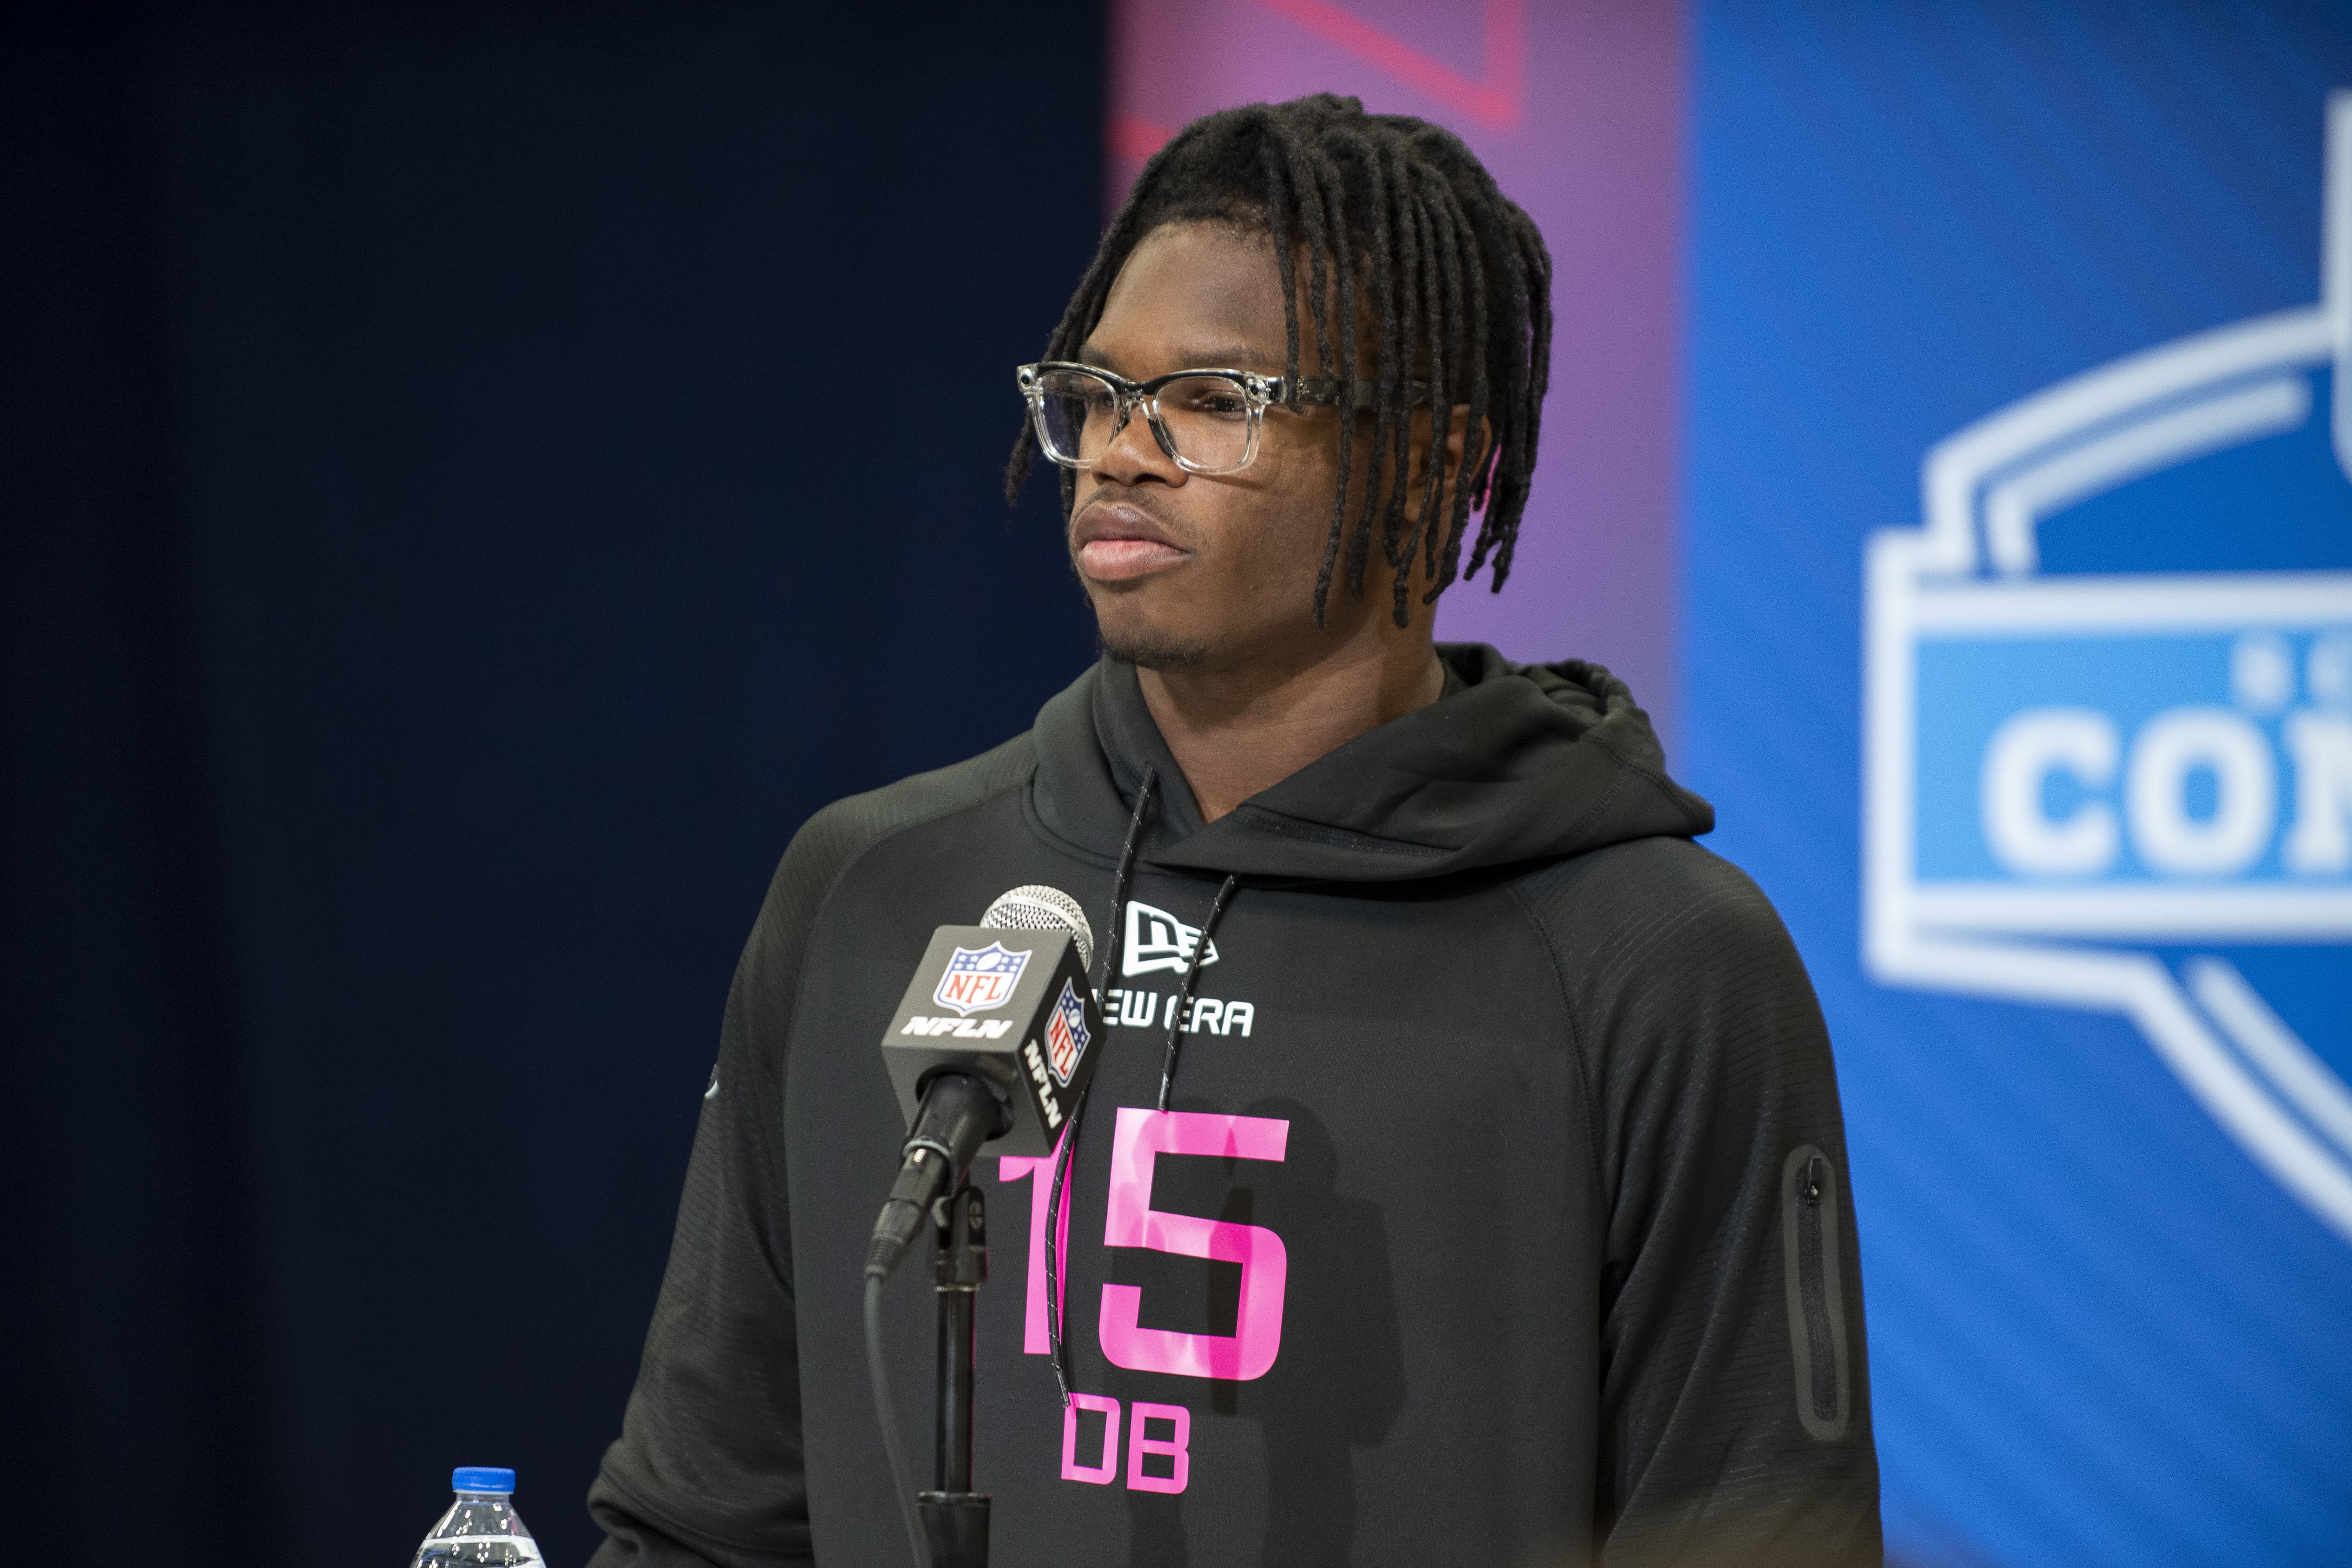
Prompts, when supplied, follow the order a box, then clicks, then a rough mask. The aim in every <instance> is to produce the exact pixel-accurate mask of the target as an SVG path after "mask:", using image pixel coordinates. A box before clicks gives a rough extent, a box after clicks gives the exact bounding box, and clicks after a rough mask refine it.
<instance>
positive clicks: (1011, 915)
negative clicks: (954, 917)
mask: <svg viewBox="0 0 2352 1568" xmlns="http://www.w3.org/2000/svg"><path fill="white" fill-rule="evenodd" d="M980 923H981V924H982V926H984V927H986V928H987V929H988V930H990V931H1068V932H1069V933H1070V935H1071V937H1072V938H1073V939H1075V940H1076V942H1077V944H1078V962H1079V963H1081V964H1086V965H1088V966H1091V965H1092V964H1093V963H1094V961H1095V928H1094V927H1092V926H1090V925H1088V924H1087V911H1086V910H1082V909H1080V908H1079V907H1078V900H1076V899H1074V898H1072V897H1070V895H1069V894H1067V893H1066V892H1064V891H1062V889H1059V888H1048V887H1045V886H1044V885H1043V884H1041V883H1035V882H1033V883H1031V884H1030V885H1029V886H1027V887H1025V888H1015V889H1013V890H1012V891H1011V892H1009V893H999V894H998V895H997V896H996V902H994V903H992V904H991V905H989V906H988V912H987V913H986V914H984V915H982V916H981V917H980Z"/></svg>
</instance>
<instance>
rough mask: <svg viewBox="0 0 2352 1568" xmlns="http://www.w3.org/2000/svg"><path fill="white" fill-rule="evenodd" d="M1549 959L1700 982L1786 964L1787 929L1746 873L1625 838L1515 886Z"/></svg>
mask: <svg viewBox="0 0 2352 1568" xmlns="http://www.w3.org/2000/svg"><path fill="white" fill-rule="evenodd" d="M1519 885H1520V889H1521V893H1522V896H1523V897H1524V898H1525V900H1527V903H1528V908H1529V910H1530V911H1531V912H1532V913H1533V914H1534V916H1535V918H1536V920H1537V921H1538V924H1540V925H1541V926H1542V927H1543V929H1544V931H1545V934H1546V935H1547V937H1548V938H1549V940H1550V942H1551V943H1552V946H1553V951H1554V952H1557V953H1561V954H1570V953H1572V954H1575V955H1576V957H1577V967H1578V968H1579V969H1580V970H1583V971H1585V972H1587V973H1603V972H1607V971H1611V970H1616V971H1618V972H1620V973H1622V972H1623V971H1624V970H1626V969H1628V968H1631V969H1634V970H1639V971H1643V972H1649V973H1657V972H1661V971H1664V972H1670V973H1672V974H1673V976H1674V977H1675V979H1676V980H1677V981H1682V982H1687V981H1689V980H1691V979H1693V978H1696V976H1698V975H1699V974H1701V973H1708V972H1714V973H1720V972H1722V971H1723V970H1724V969H1725V968H1726V967H1727V966H1731V967H1737V966H1738V965H1740V964H1743V963H1751V962H1755V961H1758V960H1759V959H1761V960H1767V961H1779V960H1780V959H1782V958H1784V957H1785V958H1786V959H1788V960H1790V961H1793V960H1794V958H1795V949H1794V947H1793V945H1792V944H1791V943H1790V939H1789V933H1788V928H1787V927H1785V926H1784V925H1782V924H1781V923H1780V914H1779V912H1778V911H1777V910H1774V909H1773V908H1772V901H1771V900H1769V899H1768V898H1766V897H1765V896H1764V890H1763V889H1761V888H1759V887H1758V886H1757V885H1756V883H1755V881H1754V880H1753V879H1750V878H1749V877H1748V873H1747V872H1745V871H1743V870H1741V869H1740V868H1738V867H1737V866H1735V865H1733V864H1732V863H1731V862H1730V861H1728V860H1727V859H1725V858H1723V857H1722V856H1720V855H1717V854H1716V853H1715V852H1714V851H1712V850H1710V849H1707V848H1706V847H1703V846H1701V845H1698V844H1696V843H1693V842H1692V841H1691V840H1690V839H1687V838H1678V837H1654V838H1635V839H1629V840H1627V841H1626V842H1624V843H1622V844H1612V845H1610V846H1609V847H1606V848H1602V849H1595V850H1591V851H1589V852H1587V853H1585V854H1582V855H1576V856H1571V857H1570V858H1567V859H1564V860H1560V861H1556V862H1554V863H1552V864H1550V865H1548V866H1546V867H1543V868H1540V869H1539V870H1537V871H1534V872H1532V873H1530V874H1529V875H1528V876H1527V877H1524V878H1522V879H1520V884H1519Z"/></svg>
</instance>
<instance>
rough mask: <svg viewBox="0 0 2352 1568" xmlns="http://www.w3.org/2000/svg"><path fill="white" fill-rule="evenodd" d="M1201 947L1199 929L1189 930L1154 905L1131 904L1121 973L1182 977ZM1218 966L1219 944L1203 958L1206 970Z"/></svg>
mask: <svg viewBox="0 0 2352 1568" xmlns="http://www.w3.org/2000/svg"><path fill="white" fill-rule="evenodd" d="M1200 945H1201V928H1200V927H1199V926H1188V925H1186V924H1185V923H1184V922H1183V921H1180V920H1178V919H1177V918H1176V917H1175V916H1174V915H1171V914H1170V913H1169V912H1168V911H1167V910H1155V909H1153V908H1152V907H1151V906H1150V904H1138V903H1129V905H1128V906H1127V941H1126V944H1125V946H1124V948H1123V949H1122V956H1121V958H1120V960H1119V966H1118V970H1119V973H1121V974H1128V975H1134V974H1156V973H1160V971H1161V970H1163V969H1165V970H1172V971H1174V972H1175V973H1180V974H1181V973H1183V972H1184V970H1185V968H1186V967H1187V966H1188V965H1189V964H1191V963H1192V952H1193V950H1194V949H1195V948H1197V947H1199V946H1200ZM1216 962H1217V944H1216V943H1215V942H1211V943H1210V944H1209V951H1208V952H1205V953H1203V954H1202V957H1201V966H1202V968H1203V969H1205V968H1207V967H1208V966H1209V965H1210V964H1212V963H1216Z"/></svg>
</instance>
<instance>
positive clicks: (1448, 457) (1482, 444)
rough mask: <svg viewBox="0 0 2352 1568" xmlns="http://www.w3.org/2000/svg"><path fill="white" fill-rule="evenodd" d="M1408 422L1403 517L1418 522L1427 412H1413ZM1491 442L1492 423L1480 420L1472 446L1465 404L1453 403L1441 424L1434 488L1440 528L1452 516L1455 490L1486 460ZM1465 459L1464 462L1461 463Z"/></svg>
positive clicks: (1425, 471)
mask: <svg viewBox="0 0 2352 1568" xmlns="http://www.w3.org/2000/svg"><path fill="white" fill-rule="evenodd" d="M1412 423H1413V430H1412V462H1411V464H1410V466H1409V467H1408V468H1407V470H1406V480H1405V498H1404V515H1405V518H1406V520H1407V521H1412V522H1418V521H1421V503H1422V498H1423V496H1424V495H1426V494H1427V493H1428V489H1429V447H1430V441H1429V426H1430V416H1429V414H1428V413H1427V411H1426V410H1420V409H1416V410H1415V411H1414V413H1413V416H1412ZM1494 440H1495V426H1494V423H1493V422H1492V421H1491V420H1486V419H1481V420H1479V421H1478V438H1477V441H1476V442H1475V445H1474V444H1473V443H1472V441H1471V439H1470V405H1468V404H1466V403H1457V404H1455V405H1454V406H1453V408H1452V409H1451V410H1449V417H1448V418H1447V420H1446V422H1445V444H1444V447H1442V448H1441V450H1442V451H1443V452H1444V464H1445V470H1444V477H1443V478H1442V479H1439V481H1438V486H1437V518H1438V521H1439V523H1440V524H1441V525H1443V523H1444V521H1445V519H1447V518H1449V517H1451V516H1452V515H1453V514H1454V489H1455V487H1457V486H1459V485H1460V484H1462V483H1463V481H1464V478H1465V476H1466V475H1470V474H1475V473H1476V472H1477V471H1478V466H1479V464H1481V463H1483V462H1485V461H1486V449H1487V447H1490V446H1492V445H1493V444H1494ZM1465 456H1466V458H1467V459H1468V460H1467V461H1466V462H1465V460H1464V459H1465Z"/></svg>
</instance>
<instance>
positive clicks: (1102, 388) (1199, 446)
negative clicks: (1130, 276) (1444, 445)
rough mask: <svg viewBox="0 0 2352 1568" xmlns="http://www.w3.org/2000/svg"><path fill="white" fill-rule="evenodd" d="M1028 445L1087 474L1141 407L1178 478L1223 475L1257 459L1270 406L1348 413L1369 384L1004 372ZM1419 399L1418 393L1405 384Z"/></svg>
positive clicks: (1374, 387)
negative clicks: (1021, 404) (1026, 421)
mask: <svg viewBox="0 0 2352 1568" xmlns="http://www.w3.org/2000/svg"><path fill="white" fill-rule="evenodd" d="M1013 374H1015V376H1016V377H1017V378H1018V380H1019V382H1020V386H1021V395H1022V396H1023V397H1024V398H1026V399H1027V400H1028V403H1029V416H1030V418H1031V419H1032V420H1033V421H1034V423H1035V425H1036V427H1037V445H1038V446H1039V447H1042V448H1043V449H1044V450H1045V456H1047V457H1048V458H1052V459H1053V460H1054V461H1055V462H1057V463H1059V464H1061V465H1062V466H1063V467H1064V468H1093V467H1094V466H1095V465H1096V464H1097V463H1098V462H1100V461H1101V460H1102V458H1103V454H1105V453H1106V452H1108V451H1109V450H1110V445H1111V443H1112V442H1113V441H1116V440H1118V434H1119V432H1120V431H1122V430H1124V429H1126V428H1127V422H1128V421H1129V419H1131V418H1133V417H1134V416H1135V413H1136V411H1137V410H1138V409H1140V410H1142V412H1143V417H1144V420H1145V422H1146V423H1147V424H1148V425H1149V426H1150V430H1151V436H1152V439H1153V440H1155V441H1157V442H1159V444H1160V450H1161V451H1162V452H1165V453H1167V454H1168V456H1169V457H1170V458H1172V459H1173V460H1174V461H1175V464H1176V466H1177V467H1178V468H1182V469H1183V470H1184V471H1185V472H1186V473H1188V474H1230V473H1234V472H1235V471H1237V470H1239V469H1242V468H1248V467H1249V466H1250V464H1251V463H1252V462H1254V461H1255V459H1256V458H1257V447H1258V437H1259V433H1260V431H1261V429H1262V428H1263V427H1264V426H1265V411H1266V409H1267V408H1268V407H1270V406H1272V405H1276V404H1290V403H1309V404H1318V405H1325V406H1330V407H1336V406H1339V405H1341V404H1342V403H1345V404H1347V405H1350V406H1352V407H1356V408H1370V407H1373V406H1375V405H1376V404H1377V401H1378V398H1379V395H1380V385H1379V384H1378V383H1377V382H1370V381H1358V382H1353V383H1350V384H1348V387H1347V391H1346V393H1345V394H1344V395H1343V394H1342V392H1341V384H1340V383H1339V382H1337V381H1326V380H1317V379H1313V378H1309V377H1303V376H1302V377H1301V378H1300V379H1299V381H1298V383H1297V390H1296V394H1295V395H1293V392H1292V388H1291V386H1290V384H1289V383H1287V382H1286V381H1285V380H1284V379H1283V378H1282V377H1281V376H1278V375H1257V374H1253V373H1252V372H1249V371H1245V370H1178V371H1171V372H1169V373H1168V374H1166V375H1155V376H1153V377H1152V378H1151V379H1150V381H1129V380H1128V379H1127V378H1126V377H1124V376H1120V375H1114V374H1111V373H1110V372H1109V371H1107V370H1102V369H1098V368H1097V367H1096V366H1094V365H1090V364H1075V363H1070V362H1068V361H1065V360H1046V361H1044V362H1042V363H1037V364H1024V365H1023V366H1021V367H1020V369H1019V370H1017V371H1015V372H1014V373H1013ZM1408 391H1409V393H1410V394H1411V395H1412V396H1413V397H1414V398H1415V399H1416V400H1417V401H1419V400H1425V398H1426V395H1427V389H1426V388H1425V387H1423V386H1422V385H1421V384H1420V383H1418V382H1413V383H1409V384H1408Z"/></svg>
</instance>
